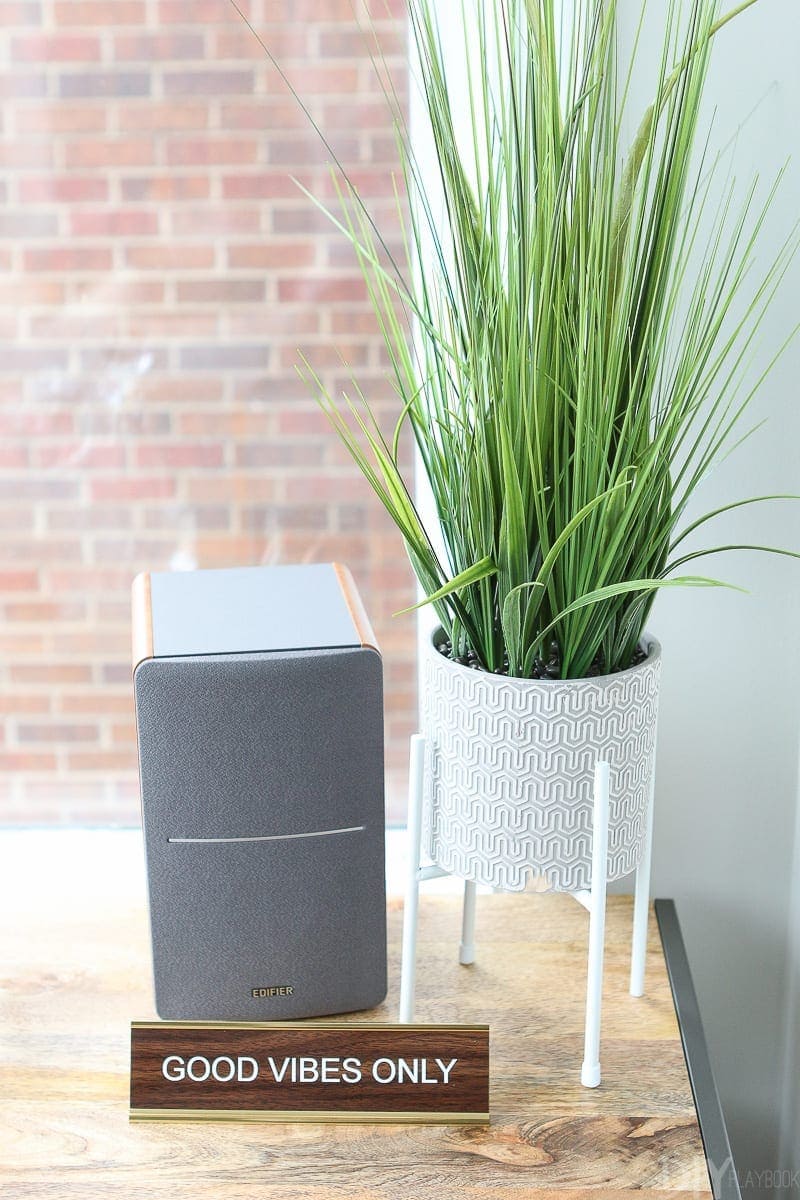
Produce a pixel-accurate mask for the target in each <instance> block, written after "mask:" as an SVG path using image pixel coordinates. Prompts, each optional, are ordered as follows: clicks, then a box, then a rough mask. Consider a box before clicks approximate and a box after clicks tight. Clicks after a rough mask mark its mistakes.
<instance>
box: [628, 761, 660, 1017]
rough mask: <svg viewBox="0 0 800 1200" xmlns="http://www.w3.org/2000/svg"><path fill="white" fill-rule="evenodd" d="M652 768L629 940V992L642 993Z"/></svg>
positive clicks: (650, 825) (651, 810)
mask: <svg viewBox="0 0 800 1200" xmlns="http://www.w3.org/2000/svg"><path fill="white" fill-rule="evenodd" d="M654 793H655V771H653V772H652V774H651V776H650V792H649V795H648V798H647V813H646V814H645V833H644V846H643V847H642V857H641V859H640V860H639V865H638V867H637V868H636V888H635V892H634V900H633V939H632V942H631V987H630V991H631V995H632V996H643V995H644V969H645V963H646V961H647V924H648V920H649V917H650V865H651V862H652V858H653V809H654V807H655V804H654V800H655V795H654Z"/></svg>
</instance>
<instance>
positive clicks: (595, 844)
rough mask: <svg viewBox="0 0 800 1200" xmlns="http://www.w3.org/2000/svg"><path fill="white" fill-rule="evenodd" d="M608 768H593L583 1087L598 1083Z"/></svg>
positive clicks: (598, 764)
mask: <svg viewBox="0 0 800 1200" xmlns="http://www.w3.org/2000/svg"><path fill="white" fill-rule="evenodd" d="M608 811H609V766H608V763H607V762H598V763H597V764H596V765H595V769H594V813H593V820H592V891H591V908H590V910H589V969H588V981H587V985H586V1031H585V1040H584V1050H583V1066H582V1067H581V1083H582V1084H583V1086H584V1087H597V1085H598V1084H599V1083H600V1009H601V1003H602V996H603V945H604V941H605V932H606V875H607V871H608Z"/></svg>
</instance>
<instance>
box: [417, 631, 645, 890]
mask: <svg viewBox="0 0 800 1200" xmlns="http://www.w3.org/2000/svg"><path fill="white" fill-rule="evenodd" d="M434 639H441V631H437V632H436V633H435V634H434ZM643 644H644V646H645V648H646V649H647V651H648V657H647V658H646V659H645V660H644V661H643V662H641V663H639V664H638V665H637V666H635V667H631V668H630V669H629V670H627V671H620V672H619V673H618V674H615V675H606V676H601V677H599V678H593V679H568V680H537V679H509V678H507V677H506V676H501V675H494V674H489V673H487V672H485V671H474V670H472V669H471V668H469V667H464V666H461V665H460V664H458V663H453V662H451V661H450V660H449V659H447V658H445V657H444V656H443V655H441V654H439V652H438V651H437V650H436V649H435V646H434V644H433V641H432V642H431V644H430V645H429V646H428V647H427V649H426V652H425V655H424V658H425V668H424V676H423V679H424V694H423V698H422V718H423V720H422V732H423V734H424V736H425V755H426V759H425V784H424V792H423V796H424V799H423V838H424V842H423V844H424V847H425V850H426V853H427V855H428V856H429V857H430V859H431V860H432V861H433V862H434V863H435V864H436V865H437V866H439V867H442V868H443V869H444V870H446V871H447V872H448V873H450V874H453V875H456V876H459V877H461V878H463V879H471V880H474V881H475V882H477V883H483V884H488V885H489V886H490V887H494V888H498V889H500V890H502V891H510V892H513V891H522V890H523V889H524V888H525V885H526V883H527V881H528V879H529V877H530V876H531V875H537V876H541V877H542V879H543V881H544V884H545V886H546V887H548V888H549V889H551V890H555V891H566V892H573V891H579V890H584V889H586V890H588V889H589V888H590V887H591V882H592V880H591V874H592V872H591V867H592V811H593V810H592V805H593V794H594V792H593V788H594V767H595V762H596V761H597V759H598V758H603V759H605V760H606V761H607V762H608V763H609V767H610V820H609V833H608V872H607V878H608V879H609V880H611V879H617V878H619V877H620V876H622V875H626V874H628V873H629V872H630V871H633V870H634V869H635V867H636V866H637V864H638V862H639V859H640V856H641V852H642V847H643V842H644V836H645V818H646V812H647V801H648V796H649V791H650V785H651V779H652V775H653V771H654V766H655V742H656V724H657V718H658V698H659V682H660V676H661V647H660V646H659V644H658V642H657V641H656V640H655V639H654V638H652V637H650V635H648V634H645V635H644V638H643Z"/></svg>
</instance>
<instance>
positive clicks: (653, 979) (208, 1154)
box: [0, 874, 711, 1200]
mask: <svg viewBox="0 0 800 1200" xmlns="http://www.w3.org/2000/svg"><path fill="white" fill-rule="evenodd" d="M126 878H127V877H126V876H124V874H123V875H122V876H121V878H120V883H119V886H118V888H117V889H116V891H109V890H108V889H105V890H104V892H103V895H102V900H101V901H100V902H98V899H97V898H96V897H95V898H94V899H91V891H90V890H88V891H87V890H86V889H84V890H83V892H82V893H81V896H80V897H78V898H73V897H71V895H70V894H69V893H68V892H67V893H65V894H63V895H62V896H61V901H60V903H59V904H57V905H56V906H53V905H52V904H50V903H48V902H46V901H45V899H43V897H42V896H41V895H38V896H37V889H36V886H35V881H32V884H31V891H30V895H29V896H28V897H23V898H22V899H21V901H20V903H19V906H18V911H17V912H16V913H15V914H14V915H13V919H11V920H9V921H7V922H6V923H5V926H4V928H3V931H2V941H1V942H0V1195H2V1197H3V1200H6V1198H7V1197H8V1198H13V1200H28V1198H31V1200H33V1198H36V1200H77V1198H80V1200H94V1198H95V1197H97V1198H100V1197H103V1198H104V1200H106V1198H107V1200H115V1198H119V1200H145V1198H146V1200H161V1198H167V1197H169V1198H170V1200H190V1198H191V1200H211V1198H213V1200H264V1198H266V1200H269V1198H271V1197H275V1198H276V1200H278V1198H280V1200H294V1198H295V1197H297V1198H298V1200H299V1198H300V1197H303V1198H304V1200H323V1198H327V1197H335V1198H348V1200H350V1198H352V1200H378V1198H379V1197H380V1198H381V1200H386V1198H389V1200H394V1198H397V1200H400V1198H401V1197H402V1198H403V1200H422V1198H423V1197H425V1198H426V1200H427V1198H429V1197H436V1198H437V1200H501V1198H509V1197H511V1198H515V1200H522V1198H523V1197H535V1198H536V1200H590V1198H591V1200H599V1198H600V1197H602V1200H622V1197H625V1196H629V1195H630V1194H631V1193H632V1192H635V1193H636V1195H637V1197H638V1200H656V1198H657V1197H661V1198H666V1197H671V1198H672V1200H688V1198H689V1197H693V1198H695V1200H697V1198H699V1197H706V1198H707V1197H709V1196H710V1195H711V1193H710V1189H709V1184H708V1175H707V1172H706V1168H705V1160H704V1156H703V1151H702V1145H701V1140H700V1135H699V1131H698V1126H697V1120H696V1115H695V1111H694V1107H693V1101H692V1095H691V1090H690V1086H689V1082H688V1078H687V1074H686V1067H685V1063H684V1059H683V1053H682V1050H681V1044H680V1038H679V1033H678V1029H677V1025H676V1019H675V1013H674V1009H673V1005H672V999H671V995H670V991H669V985H668V982H667V978H666V971H665V966H664V960H663V956H662V952H661V947H660V943H659V940H658V932H657V929H656V926H655V921H654V919H651V925H650V942H649V951H648V982H647V994H646V996H645V997H644V998H642V999H634V998H632V997H631V996H629V995H628V992H627V977H628V963H629V959H628V954H629V937H630V925H631V905H630V900H629V899H628V898H627V897H611V898H610V901H609V911H608V942H607V956H606V964H607V965H606V985H605V997H604V1009H603V1047H602V1060H603V1083H602V1085H601V1086H600V1087H599V1088H597V1089H595V1090H591V1091H590V1090H586V1089H584V1088H582V1087H581V1085H580V1082H579V1071H580V1062H581V1057H582V1030H583V1006H584V988H585V980H586V934H587V920H588V918H587V914H586V913H585V911H584V910H583V909H581V908H580V906H579V905H577V904H576V903H575V902H574V901H573V900H571V899H570V898H569V897H568V896H558V895H539V894H530V893H525V894H521V895H514V896H510V895H509V896H501V895H489V896H479V897H478V919H477V961H476V963H475V964H474V965H473V966H471V967H462V966H459V964H458V962H457V950H458V940H459V931H460V907H459V903H458V900H457V899H456V898H455V897H453V898H451V897H438V896H437V897H432V896H430V895H428V896H425V894H424V889H423V896H422V900H421V910H420V957H419V974H418V984H417V997H418V1003H417V1014H416V1016H417V1020H418V1021H420V1022H425V1021H434V1022H443V1023H458V1022H466V1023H472V1024H479V1023H483V1022H487V1023H489V1024H490V1026H491V1039H492V1086H491V1113H492V1123H491V1125H490V1126H488V1127H480V1126H400V1125H381V1126H378V1125H375V1126H372V1125H369V1126H367V1125H354V1126H351V1125H343V1126H339V1125H322V1124H300V1123H287V1124H274V1125H253V1124H242V1125H239V1124H206V1123H203V1124H194V1125H193V1124H184V1123H171V1122H169V1123H156V1124H144V1123H143V1124H130V1123H129V1121H128V1085H129V1078H128V1063H129V1031H130V1022H131V1020H132V1019H152V1018H154V1017H155V1013H154V1011H153V1008H152V999H151V983H150V963H149V950H148V931H147V917H146V912H145V908H144V896H143V894H140V893H141V889H140V888H139V887H136V888H134V887H133V886H132V884H131V882H130V881H128V882H127V883H126ZM401 916H402V913H401V906H400V904H399V902H394V903H392V904H391V905H390V913H389V947H390V956H391V957H390V987H389V996H388V999H387V1001H386V1003H385V1004H384V1005H381V1006H380V1007H379V1008H377V1009H374V1010H372V1011H371V1012H369V1013H366V1014H358V1015H357V1016H356V1017H354V1018H353V1019H354V1020H360V1021H363V1020H373V1021H380V1022H386V1021H394V1020H395V1019H396V1013H397V999H398V985H399V945H400V923H401Z"/></svg>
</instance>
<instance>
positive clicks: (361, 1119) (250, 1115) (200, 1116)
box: [129, 1108, 490, 1125]
mask: <svg viewBox="0 0 800 1200" xmlns="http://www.w3.org/2000/svg"><path fill="white" fill-rule="evenodd" d="M129 1117H130V1120H131V1121H245V1122H257V1121H261V1122H272V1123H273V1124H274V1123H276V1122H280V1123H286V1122H290V1123H293V1122H295V1121H302V1122H303V1123H305V1124H307V1123H309V1122H312V1121H313V1122H316V1123H317V1124H319V1123H322V1124H326V1125H487V1124H489V1120H490V1118H489V1114H488V1112H484V1113H467V1112H464V1113H436V1112H434V1113H426V1112H369V1111H368V1110H366V1109H364V1110H362V1111H360V1112H342V1111H341V1109H339V1110H337V1111H334V1112H325V1111H324V1110H321V1111H314V1112H311V1111H303V1110H292V1109H289V1110H285V1111H284V1110H278V1109H273V1110H271V1111H270V1110H266V1109H253V1108H242V1109H237V1108H218V1109H213V1108H132V1109H131V1110H130V1113H129Z"/></svg>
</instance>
